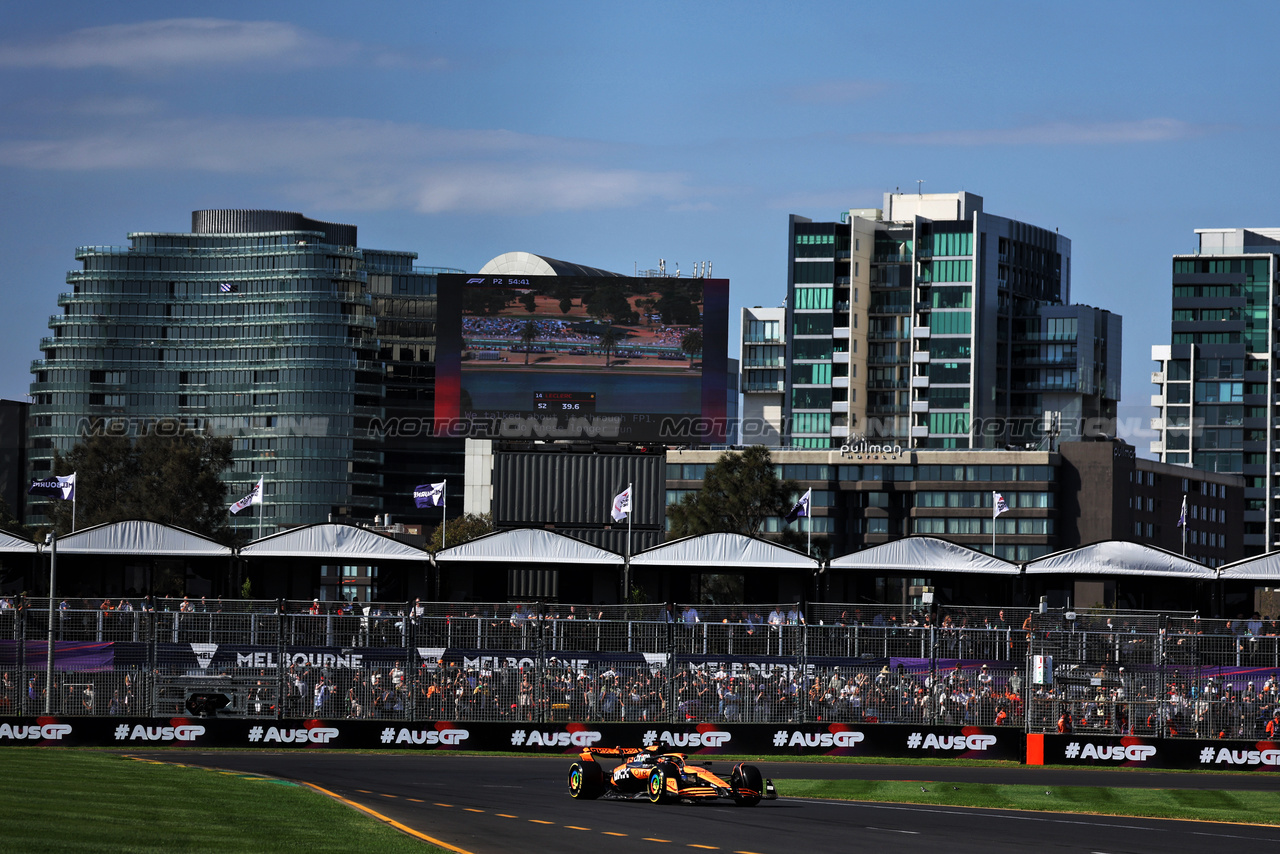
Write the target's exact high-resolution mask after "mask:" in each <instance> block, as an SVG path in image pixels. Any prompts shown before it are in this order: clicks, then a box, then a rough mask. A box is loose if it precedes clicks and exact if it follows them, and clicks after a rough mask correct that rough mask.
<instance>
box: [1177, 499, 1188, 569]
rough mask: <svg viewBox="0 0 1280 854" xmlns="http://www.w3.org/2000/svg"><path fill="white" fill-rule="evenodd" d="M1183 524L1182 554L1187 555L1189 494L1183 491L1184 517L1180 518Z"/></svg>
mask: <svg viewBox="0 0 1280 854" xmlns="http://www.w3.org/2000/svg"><path fill="white" fill-rule="evenodd" d="M1178 521H1179V522H1181V523H1182V524H1181V525H1180V526H1179V527H1181V528H1182V556H1183V557H1186V556H1187V494H1186V493H1185V492H1184V493H1182V518H1181V519H1179V520H1178Z"/></svg>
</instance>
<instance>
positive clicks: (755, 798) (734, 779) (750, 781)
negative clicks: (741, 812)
mask: <svg viewBox="0 0 1280 854" xmlns="http://www.w3.org/2000/svg"><path fill="white" fill-rule="evenodd" d="M729 785H731V786H733V787H734V788H735V789H750V790H751V791H753V792H755V794H754V795H735V796H734V798H733V802H734V803H735V804H737V805H738V806H740V807H753V806H755V805H756V804H758V803H760V798H761V797H762V796H763V795H764V777H763V776H762V775H761V774H760V769H759V768H757V767H756V766H754V765H735V766H734V767H733V773H732V774H730V775H729Z"/></svg>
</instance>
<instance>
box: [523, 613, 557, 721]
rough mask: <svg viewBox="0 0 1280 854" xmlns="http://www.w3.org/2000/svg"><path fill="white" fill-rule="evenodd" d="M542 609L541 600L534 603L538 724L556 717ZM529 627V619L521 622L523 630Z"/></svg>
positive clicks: (535, 688) (535, 700)
mask: <svg viewBox="0 0 1280 854" xmlns="http://www.w3.org/2000/svg"><path fill="white" fill-rule="evenodd" d="M542 607H543V603H542V600H541V599H539V600H538V601H537V602H535V603H534V616H533V622H534V643H535V647H536V648H535V650H534V659H533V660H534V672H535V673H537V676H538V681H537V684H536V685H534V689H533V696H534V702H536V703H537V704H538V713H537V718H538V723H546V722H547V721H548V720H552V719H554V718H555V715H553V714H551V695H550V694H548V693H547V653H546V648H545V644H544V643H543V639H542V624H543V622H544V620H543V619H542ZM528 625H529V620H528V619H527V618H526V619H524V620H521V626H522V628H523V629H525V630H527V628H528Z"/></svg>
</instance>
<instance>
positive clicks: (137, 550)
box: [58, 519, 232, 557]
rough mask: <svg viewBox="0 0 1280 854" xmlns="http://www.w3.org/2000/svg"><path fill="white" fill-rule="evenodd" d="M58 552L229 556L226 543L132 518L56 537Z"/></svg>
mask: <svg viewBox="0 0 1280 854" xmlns="http://www.w3.org/2000/svg"><path fill="white" fill-rule="evenodd" d="M58 553H59V554H85V555H89V554H92V555H128V556H130V557H142V556H147V557H230V556H231V555H232V551H231V549H230V548H229V547H228V546H224V545H222V544H221V543H217V542H214V541H213V540H211V539H209V538H208V537H202V536H200V535H199V534H196V533H192V532H191V531H188V530H185V529H183V528H175V527H173V526H172V525H162V524H160V523H159V522H144V521H142V520H141V519H132V520H129V521H127V522H108V523H106V524H103V525H95V526H94V527H92V528H85V529H84V530H82V531H76V532H75V533H74V534H67V535H66V536H63V537H59V538H58Z"/></svg>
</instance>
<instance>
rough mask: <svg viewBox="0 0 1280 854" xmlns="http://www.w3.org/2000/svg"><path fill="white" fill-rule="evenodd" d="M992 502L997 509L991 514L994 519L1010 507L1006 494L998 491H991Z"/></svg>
mask: <svg viewBox="0 0 1280 854" xmlns="http://www.w3.org/2000/svg"><path fill="white" fill-rule="evenodd" d="M991 503H992V506H993V508H994V510H995V512H994V513H993V514H992V516H991V518H992V519H994V518H996V516H999V515H1000V514H1001V513H1004V512H1006V511H1007V510H1008V509H1009V503H1008V502H1007V501H1005V500H1004V496H1003V495H1001V494H1000V493H998V492H993V493H991Z"/></svg>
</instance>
